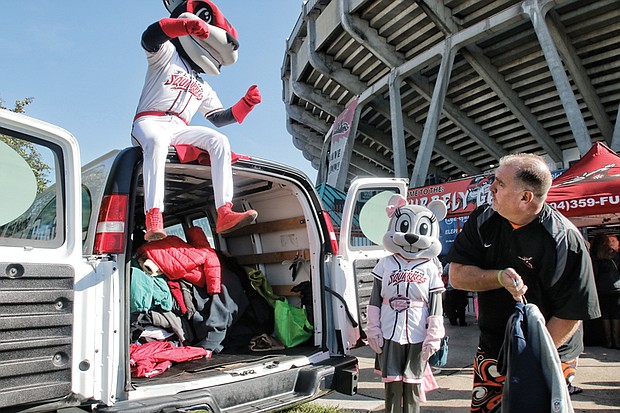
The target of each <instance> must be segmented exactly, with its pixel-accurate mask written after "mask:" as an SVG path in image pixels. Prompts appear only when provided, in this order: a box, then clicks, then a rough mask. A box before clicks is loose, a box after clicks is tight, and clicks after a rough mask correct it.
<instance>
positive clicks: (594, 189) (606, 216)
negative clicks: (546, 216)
mask: <svg viewBox="0 0 620 413" xmlns="http://www.w3.org/2000/svg"><path fill="white" fill-rule="evenodd" d="M547 202H549V203H550V204H551V205H553V206H555V207H556V208H557V209H558V211H560V212H561V213H562V214H564V215H565V216H566V217H568V218H569V219H570V220H571V221H573V223H575V225H577V226H579V227H583V226H593V225H602V224H617V223H620V156H618V154H616V153H615V152H614V151H612V150H611V149H609V148H608V147H607V146H606V145H605V144H604V143H601V142H596V143H595V144H594V145H593V146H592V148H590V150H589V151H588V152H587V153H586V154H585V155H584V156H583V157H582V158H581V159H580V160H579V161H577V162H576V163H575V164H574V165H573V166H571V167H570V168H568V169H567V170H566V171H565V172H564V173H563V174H562V175H560V176H558V177H557V178H555V179H554V180H553V183H552V185H551V189H550V190H549V196H548V197H547Z"/></svg>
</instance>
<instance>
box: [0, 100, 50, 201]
mask: <svg viewBox="0 0 620 413" xmlns="http://www.w3.org/2000/svg"><path fill="white" fill-rule="evenodd" d="M33 100H34V98H32V97H29V98H25V99H22V100H16V101H15V107H14V108H13V109H8V108H6V107H5V106H4V100H2V99H1V98H0V109H7V110H10V111H12V112H15V113H25V112H26V110H25V108H26V106H28V105H29V104H30V103H32V101H33ZM0 141H2V142H4V143H6V144H7V145H9V146H10V147H11V148H13V150H14V151H15V152H17V153H18V154H20V155H21V157H22V158H24V160H26V162H27V163H28V165H29V166H30V169H32V172H33V173H34V176H35V178H36V180H37V192H38V193H40V192H42V191H43V190H44V189H45V188H47V186H48V184H49V180H48V179H47V178H46V176H47V174H48V172H49V171H51V169H52V168H50V166H49V165H48V164H47V163H45V162H44V161H43V159H42V158H41V154H40V153H39V151H38V150H37V148H36V147H35V146H34V144H33V143H32V142H28V141H26V140H23V139H20V138H15V137H12V136H8V135H3V134H0Z"/></svg>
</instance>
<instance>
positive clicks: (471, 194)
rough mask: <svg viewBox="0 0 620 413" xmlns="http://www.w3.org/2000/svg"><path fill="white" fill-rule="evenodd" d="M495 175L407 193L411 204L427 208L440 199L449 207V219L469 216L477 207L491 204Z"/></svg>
mask: <svg viewBox="0 0 620 413" xmlns="http://www.w3.org/2000/svg"><path fill="white" fill-rule="evenodd" d="M492 182H493V174H486V175H476V176H474V177H469V178H465V179H458V180H456V181H450V182H445V183H443V184H438V185H430V186H423V187H420V188H411V189H409V191H407V200H408V201H409V203H410V204H414V205H422V206H426V205H428V203H429V202H431V201H433V200H435V199H440V200H442V201H444V202H445V203H446V205H447V207H448V215H447V216H448V217H458V216H463V215H469V214H470V213H471V212H472V211H473V210H474V209H476V207H478V206H480V205H482V204H486V203H490V202H491V192H489V187H490V186H491V183H492Z"/></svg>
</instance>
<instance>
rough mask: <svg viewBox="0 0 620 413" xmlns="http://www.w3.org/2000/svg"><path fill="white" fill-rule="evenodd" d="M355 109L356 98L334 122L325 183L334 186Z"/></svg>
mask: <svg viewBox="0 0 620 413" xmlns="http://www.w3.org/2000/svg"><path fill="white" fill-rule="evenodd" d="M356 109H357V97H356V98H355V99H353V101H352V102H351V103H350V104H349V106H347V107H346V108H345V110H343V111H342V113H341V114H340V115H338V117H337V118H336V119H335V120H334V125H333V127H332V137H331V145H330V152H329V167H328V169H327V183H328V184H329V185H331V186H334V187H335V186H336V181H337V179H338V173H339V172H340V166H341V164H342V158H343V157H344V155H345V151H346V148H347V142H348V140H349V133H350V132H351V127H352V124H353V117H354V116H355V110H356Z"/></svg>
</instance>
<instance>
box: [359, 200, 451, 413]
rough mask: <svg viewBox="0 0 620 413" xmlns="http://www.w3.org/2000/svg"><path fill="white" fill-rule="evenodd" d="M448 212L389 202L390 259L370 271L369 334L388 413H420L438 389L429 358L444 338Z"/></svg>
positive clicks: (440, 205)
mask: <svg viewBox="0 0 620 413" xmlns="http://www.w3.org/2000/svg"><path fill="white" fill-rule="evenodd" d="M446 212H447V209H446V205H445V203H444V202H443V201H432V202H430V203H429V204H428V205H427V206H426V207H423V206H420V205H407V201H406V199H405V198H404V197H402V196H401V195H393V196H392V197H391V198H390V200H389V202H388V206H387V214H388V217H389V218H390V221H389V226H388V230H387V232H386V233H385V235H384V236H383V246H384V247H385V249H386V250H388V251H389V252H391V253H392V254H391V255H388V256H386V257H384V258H382V259H381V260H379V262H378V263H377V265H376V266H375V267H374V269H373V270H372V274H373V276H374V283H373V287H372V293H371V296H370V302H369V304H368V308H367V314H368V318H367V334H366V336H367V338H368V344H369V345H370V347H371V348H372V349H373V350H374V351H375V352H376V353H377V355H376V358H375V371H376V372H377V373H378V374H381V378H382V381H383V382H384V384H385V411H386V412H406V413H412V412H419V411H420V402H423V401H425V400H426V398H425V392H426V391H429V390H433V389H435V388H437V383H436V382H435V380H434V378H433V375H432V372H431V370H430V367H429V366H428V358H429V357H430V356H431V355H432V354H433V353H434V352H436V351H437V350H439V347H440V343H441V339H442V338H443V336H444V335H445V330H444V326H443V315H442V305H441V293H442V292H443V291H444V285H443V282H442V280H441V269H440V268H439V266H438V264H437V256H438V255H439V253H440V252H441V243H440V241H439V221H441V220H442V219H444V218H445V216H446Z"/></svg>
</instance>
